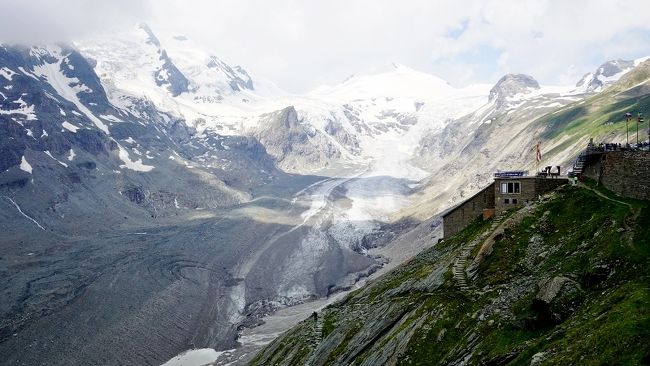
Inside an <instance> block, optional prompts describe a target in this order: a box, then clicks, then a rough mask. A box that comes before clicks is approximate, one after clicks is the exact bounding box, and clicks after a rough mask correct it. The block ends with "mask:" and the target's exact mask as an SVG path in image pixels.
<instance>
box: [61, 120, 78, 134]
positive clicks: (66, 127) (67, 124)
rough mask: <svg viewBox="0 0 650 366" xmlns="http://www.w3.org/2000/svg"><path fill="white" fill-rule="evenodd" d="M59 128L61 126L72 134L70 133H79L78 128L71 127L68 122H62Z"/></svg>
mask: <svg viewBox="0 0 650 366" xmlns="http://www.w3.org/2000/svg"><path fill="white" fill-rule="evenodd" d="M61 126H62V127H63V128H65V129H66V130H68V131H70V132H72V133H76V132H77V131H79V127H77V126H75V125H73V124H72V123H70V122H68V121H63V123H62V124H61Z"/></svg>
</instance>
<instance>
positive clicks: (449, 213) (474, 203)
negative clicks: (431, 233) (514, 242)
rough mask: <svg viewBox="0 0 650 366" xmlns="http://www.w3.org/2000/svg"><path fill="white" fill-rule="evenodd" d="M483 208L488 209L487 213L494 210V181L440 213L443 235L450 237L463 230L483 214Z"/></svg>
mask: <svg viewBox="0 0 650 366" xmlns="http://www.w3.org/2000/svg"><path fill="white" fill-rule="evenodd" d="M484 210H486V211H488V214H489V211H493V210H494V183H492V184H490V185H489V186H487V187H485V188H483V189H482V190H481V191H480V192H478V193H476V194H475V195H473V196H472V197H470V198H468V199H467V200H465V201H463V202H461V203H459V204H457V205H456V206H454V207H452V208H450V209H448V210H446V211H444V212H443V213H442V222H443V231H444V237H445V238H447V237H450V236H452V235H454V234H456V233H457V232H459V231H461V230H463V229H464V228H465V227H466V226H467V225H469V223H471V222H472V221H474V220H476V219H477V218H478V217H479V216H481V215H483V214H484V213H483V211H484Z"/></svg>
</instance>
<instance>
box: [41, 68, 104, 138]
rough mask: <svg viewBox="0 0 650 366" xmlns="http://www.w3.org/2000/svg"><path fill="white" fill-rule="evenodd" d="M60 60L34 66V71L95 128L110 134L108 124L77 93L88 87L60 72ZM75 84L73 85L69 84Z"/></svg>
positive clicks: (86, 89)
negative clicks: (45, 79) (44, 78)
mask: <svg viewBox="0 0 650 366" xmlns="http://www.w3.org/2000/svg"><path fill="white" fill-rule="evenodd" d="M61 61H62V60H59V61H58V62H55V63H51V64H50V63H44V64H43V65H40V66H37V67H36V70H35V71H36V72H37V73H38V74H40V75H42V76H45V77H46V78H47V80H48V82H49V83H50V85H52V87H53V88H54V90H56V91H57V93H59V95H60V96H62V97H63V98H65V99H67V100H69V101H70V102H72V103H73V104H74V105H75V106H77V108H78V109H79V110H80V111H81V112H82V113H83V114H85V115H86V117H88V119H90V120H91V121H92V122H93V123H94V124H95V126H97V128H99V129H100V130H102V131H104V133H106V134H107V135H109V134H110V131H109V130H108V126H106V124H104V122H102V121H101V120H100V119H99V118H97V117H96V116H95V115H94V114H93V113H92V112H91V111H90V109H88V107H86V106H85V105H84V104H83V103H81V100H79V97H78V96H77V94H78V93H79V92H82V91H89V89H88V87H86V86H84V85H83V84H81V83H80V82H79V79H77V78H69V77H67V76H65V75H63V73H62V72H61ZM72 84H76V85H75V86H74V87H71V86H70V85H72Z"/></svg>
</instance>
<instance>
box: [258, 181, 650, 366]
mask: <svg viewBox="0 0 650 366" xmlns="http://www.w3.org/2000/svg"><path fill="white" fill-rule="evenodd" d="M602 195H604V196H607V197H612V198H614V199H615V200H619V201H622V202H623V203H621V202H614V201H612V200H608V199H606V198H603V197H601V196H600V195H597V194H596V193H595V192H593V191H591V190H588V189H585V188H577V187H569V186H566V187H563V188H561V189H560V190H559V191H558V192H557V193H556V194H555V195H554V196H553V197H552V198H549V199H548V200H547V201H546V202H543V203H539V204H537V206H536V208H535V209H534V210H533V211H532V212H531V213H530V214H528V215H523V217H524V218H523V219H521V220H518V221H511V222H510V224H508V222H506V224H505V225H506V228H505V230H504V232H503V234H502V235H500V236H498V237H497V239H498V240H497V241H496V242H494V244H493V247H492V251H491V254H489V255H488V256H487V257H486V259H485V260H484V261H483V262H482V263H481V264H480V265H479V266H478V267H477V268H478V269H477V274H476V277H475V278H474V279H473V280H472V281H470V286H471V289H470V290H469V291H461V290H460V289H459V288H458V286H457V285H456V283H455V282H454V280H453V278H452V270H451V268H452V265H453V263H454V260H455V258H457V257H458V255H459V252H460V251H461V248H462V247H463V245H464V244H465V243H468V242H470V241H471V240H472V239H474V238H476V237H479V236H481V235H485V234H486V232H487V231H489V230H492V228H491V222H489V221H487V222H484V221H476V222H475V223H474V224H472V225H471V226H470V227H468V228H466V229H465V230H464V231H462V232H461V233H459V234H458V235H456V236H454V237H452V238H451V239H449V240H446V241H445V242H443V243H440V244H438V245H437V246H436V247H434V248H433V249H430V250H427V251H424V252H423V253H421V254H420V255H418V256H417V257H416V258H414V259H413V260H412V261H410V262H409V263H407V264H405V265H403V266H400V267H399V268H397V269H396V270H394V271H393V272H391V273H389V274H387V275H384V276H382V277H380V278H378V279H377V280H375V281H374V282H373V283H372V284H371V285H369V286H367V287H365V288H363V289H360V290H358V291H356V292H354V293H352V294H351V295H349V296H348V297H346V298H345V299H344V300H343V301H341V302H339V303H336V304H334V305H331V306H330V307H328V308H327V309H325V310H324V311H323V313H322V314H321V317H322V320H323V327H322V333H321V334H319V335H317V334H315V329H316V327H315V322H314V321H313V320H311V319H309V320H305V321H303V322H302V323H300V324H299V325H298V326H296V327H295V328H294V329H292V330H291V331H289V332H287V333H286V334H285V335H283V336H282V337H280V338H278V339H277V340H276V341H274V342H273V343H272V344H271V345H269V346H268V347H267V348H266V349H264V350H263V351H262V352H261V353H260V354H259V355H258V356H257V358H256V359H255V360H254V361H253V362H252V364H257V365H303V364H312V365H325V364H327V365H348V364H352V365H362V364H363V365H378V364H399V365H438V364H440V365H442V364H450V363H454V364H455V363H461V362H466V363H467V364H469V365H474V364H476V365H478V364H485V365H501V364H513V365H529V364H531V361H533V363H534V364H543V365H547V364H548V365H569V364H576V365H577V364H580V365H589V364H630V365H637V364H643V363H649V362H650V225H648V222H650V202H647V201H635V200H627V199H621V198H617V197H615V196H614V195H613V194H612V193H611V192H604V193H602ZM477 250H478V248H477V249H476V250H475V251H474V252H473V253H472V255H474V254H475V253H476V251H477ZM550 279H555V280H558V281H560V280H561V281H564V282H563V283H564V284H563V285H562V286H561V287H560V290H559V291H558V292H557V295H556V296H555V297H554V298H553V300H552V301H549V302H548V303H547V302H543V301H541V300H540V294H541V293H542V292H541V291H540V289H541V288H544V284H545V283H548V281H549V280H550Z"/></svg>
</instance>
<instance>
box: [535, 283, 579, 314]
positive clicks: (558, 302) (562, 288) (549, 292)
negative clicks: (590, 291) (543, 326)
mask: <svg viewBox="0 0 650 366" xmlns="http://www.w3.org/2000/svg"><path fill="white" fill-rule="evenodd" d="M538 287H539V291H538V292H537V295H535V299H534V300H533V304H534V307H535V308H537V310H538V312H539V318H540V319H539V320H541V321H542V322H549V321H550V322H552V323H553V322H561V321H562V320H564V319H566V318H567V317H568V316H569V315H570V314H571V313H572V312H573V310H574V307H575V305H576V303H577V302H579V299H580V293H581V292H582V290H581V288H580V284H578V283H577V282H576V281H574V280H572V279H570V278H567V277H562V276H556V277H553V278H550V279H546V280H542V281H540V282H539V283H538Z"/></svg>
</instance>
